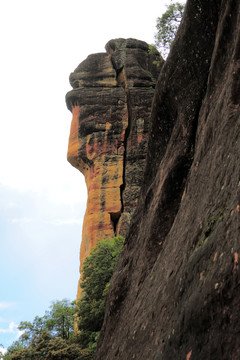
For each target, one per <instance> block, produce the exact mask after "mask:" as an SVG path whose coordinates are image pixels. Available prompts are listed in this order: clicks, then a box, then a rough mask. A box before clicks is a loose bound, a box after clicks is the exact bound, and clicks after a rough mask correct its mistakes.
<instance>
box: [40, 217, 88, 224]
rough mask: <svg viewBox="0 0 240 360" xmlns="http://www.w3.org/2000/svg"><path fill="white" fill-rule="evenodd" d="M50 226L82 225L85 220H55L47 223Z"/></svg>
mask: <svg viewBox="0 0 240 360" xmlns="http://www.w3.org/2000/svg"><path fill="white" fill-rule="evenodd" d="M47 223H48V224H51V225H57V226H61V225H77V224H79V225H82V223H83V219H82V218H80V219H55V220H50V221H48V222H47Z"/></svg>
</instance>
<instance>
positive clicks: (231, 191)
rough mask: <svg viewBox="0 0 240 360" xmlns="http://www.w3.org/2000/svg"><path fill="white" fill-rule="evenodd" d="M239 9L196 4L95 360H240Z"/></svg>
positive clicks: (178, 51) (167, 86)
mask: <svg viewBox="0 0 240 360" xmlns="http://www.w3.org/2000/svg"><path fill="white" fill-rule="evenodd" d="M239 219H240V2H239V1H236V0H229V1H221V0H207V1H202V0H201V1H200V0H189V1H188V2H187V5H186V9H185V14H184V18H183V21H182V24H181V26H180V29H179V32H178V34H177V37H176V40H175V43H174V45H173V48H172V51H171V54H170V55H169V57H168V59H167V61H166V63H165V64H164V66H163V68H162V71H161V74H160V76H159V79H158V83H157V86H156V91H155V96H154V103H153V109H152V125H151V131H150V139H149V147H148V156H147V169H146V172H145V177H144V184H143V189H142V192H141V197H140V200H139V203H138V206H137V210H136V213H135V214H134V216H133V218H132V223H131V226H130V231H129V234H128V236H127V240H126V244H125V247H124V249H123V252H122V254H121V256H120V260H119V262H118V265H117V269H116V271H115V273H114V276H113V280H112V285H111V288H110V294H109V298H108V304H107V309H106V316H105V320H104V325H103V329H102V332H101V335H100V339H99V344H98V349H97V355H96V360H103V359H104V360H110V359H111V360H112V359H121V360H129V359H138V360H140V359H141V360H142V359H144V360H145V359H146V360H162V359H163V360H171V359H174V360H175V359H184V360H185V359H186V360H189V359H197V360H201V359H211V360H213V359H226V360H229V359H232V360H237V359H240V319H239V313H240V266H239V261H240V260H239V255H240V226H239V224H240V223H239Z"/></svg>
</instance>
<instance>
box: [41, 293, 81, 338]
mask: <svg viewBox="0 0 240 360" xmlns="http://www.w3.org/2000/svg"><path fill="white" fill-rule="evenodd" d="M50 309H51V310H50V311H49V312H46V315H45V316H46V320H45V324H46V328H47V329H48V330H49V331H51V333H52V335H53V334H54V335H56V336H58V337H61V338H62V339H69V338H70V336H71V334H73V333H74V314H75V311H76V309H75V301H73V302H69V300H67V299H63V300H61V301H55V302H53V303H52V305H51V307H50Z"/></svg>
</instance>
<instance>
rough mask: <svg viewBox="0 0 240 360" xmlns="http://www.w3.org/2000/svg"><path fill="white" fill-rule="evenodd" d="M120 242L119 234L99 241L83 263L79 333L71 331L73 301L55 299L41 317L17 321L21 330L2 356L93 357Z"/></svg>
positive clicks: (15, 359)
mask: <svg viewBox="0 0 240 360" xmlns="http://www.w3.org/2000/svg"><path fill="white" fill-rule="evenodd" d="M123 243H124V239H123V237H121V236H118V237H114V238H113V239H105V240H102V241H99V243H98V244H97V246H96V248H94V249H93V250H92V251H91V254H90V256H89V257H87V258H86V260H85V262H84V264H83V270H82V284H81V286H82V288H83V290H84V296H83V298H82V299H81V301H80V302H79V304H78V306H77V309H78V310H77V311H78V316H79V329H80V330H81V331H80V334H77V335H75V334H74V317H75V312H76V307H75V302H70V301H69V300H67V299H63V300H61V301H54V302H53V303H52V304H51V306H50V311H46V312H45V315H44V316H43V317H39V316H36V317H35V318H34V320H33V322H29V321H22V322H21V323H20V325H19V327H18V329H19V330H21V331H23V334H22V335H21V337H20V339H19V340H18V341H15V342H14V343H13V344H12V345H11V346H10V347H9V348H8V350H7V353H6V354H5V355H4V356H3V359H4V360H40V359H46V360H73V359H74V360H91V359H93V357H94V353H95V349H96V344H97V339H98V336H99V332H100V329H101V326H102V322H103V318H104V311H105V303H106V297H107V292H108V288H109V285H110V280H111V277H112V274H113V271H114V267H115V265H116V262H117V259H118V257H119V254H120V252H121V250H122V247H123Z"/></svg>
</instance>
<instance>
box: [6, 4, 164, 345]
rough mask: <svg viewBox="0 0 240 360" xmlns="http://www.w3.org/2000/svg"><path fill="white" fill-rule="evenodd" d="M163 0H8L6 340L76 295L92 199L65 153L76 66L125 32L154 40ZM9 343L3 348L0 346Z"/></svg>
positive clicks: (133, 36)
mask: <svg viewBox="0 0 240 360" xmlns="http://www.w3.org/2000/svg"><path fill="white" fill-rule="evenodd" d="M167 2H169V1H168V0H166V1H161V0H148V1H147V2H145V1H142V2H141V1H139V0H138V1H135V0H132V1H129V0H121V1H120V2H117V3H114V2H113V1H112V0H101V1H99V0H88V1H81V0H78V1H77V0H68V1H66V0H64V1H63V0H21V1H19V0H8V1H3V0H2V1H1V2H0V33H1V37H0V48H1V57H0V165H1V168H0V344H2V345H3V349H6V348H7V347H8V346H10V345H11V344H12V342H13V341H15V340H16V339H17V338H18V337H19V335H20V333H19V331H18V329H17V326H18V324H19V322H20V321H32V320H33V319H34V317H35V316H43V315H44V313H45V311H46V310H48V308H49V306H50V304H51V302H52V301H54V300H62V299H63V298H68V299H71V300H72V299H75V296H76V292H77V281H78V277H79V248H80V242H81V231H82V220H83V217H84V212H85V205H86V198H87V194H86V188H85V181H84V178H83V176H82V175H81V174H80V173H79V172H78V171H77V170H76V169H75V168H73V167H72V166H71V165H70V164H69V163H68V162H67V160H66V153H67V146H68V136H69V130H70V124H71V113H70V112H69V111H68V110H67V108H66V105H65V94H66V92H67V91H69V90H70V89H71V87H70V85H69V80H68V79H69V74H70V72H71V71H73V70H74V69H75V68H76V67H77V66H78V64H79V63H80V62H81V61H83V60H84V59H85V58H86V57H87V56H88V55H89V54H92V53H96V52H104V51H105V50H104V46H105V44H106V43H107V42H108V41H109V40H110V39H114V38H118V37H123V38H130V37H132V38H136V39H139V40H144V41H146V42H148V43H151V44H152V43H154V33H155V31H156V28H155V26H156V19H157V17H158V16H160V15H161V14H162V13H163V12H164V10H165V3H167ZM0 350H1V349H0Z"/></svg>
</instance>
